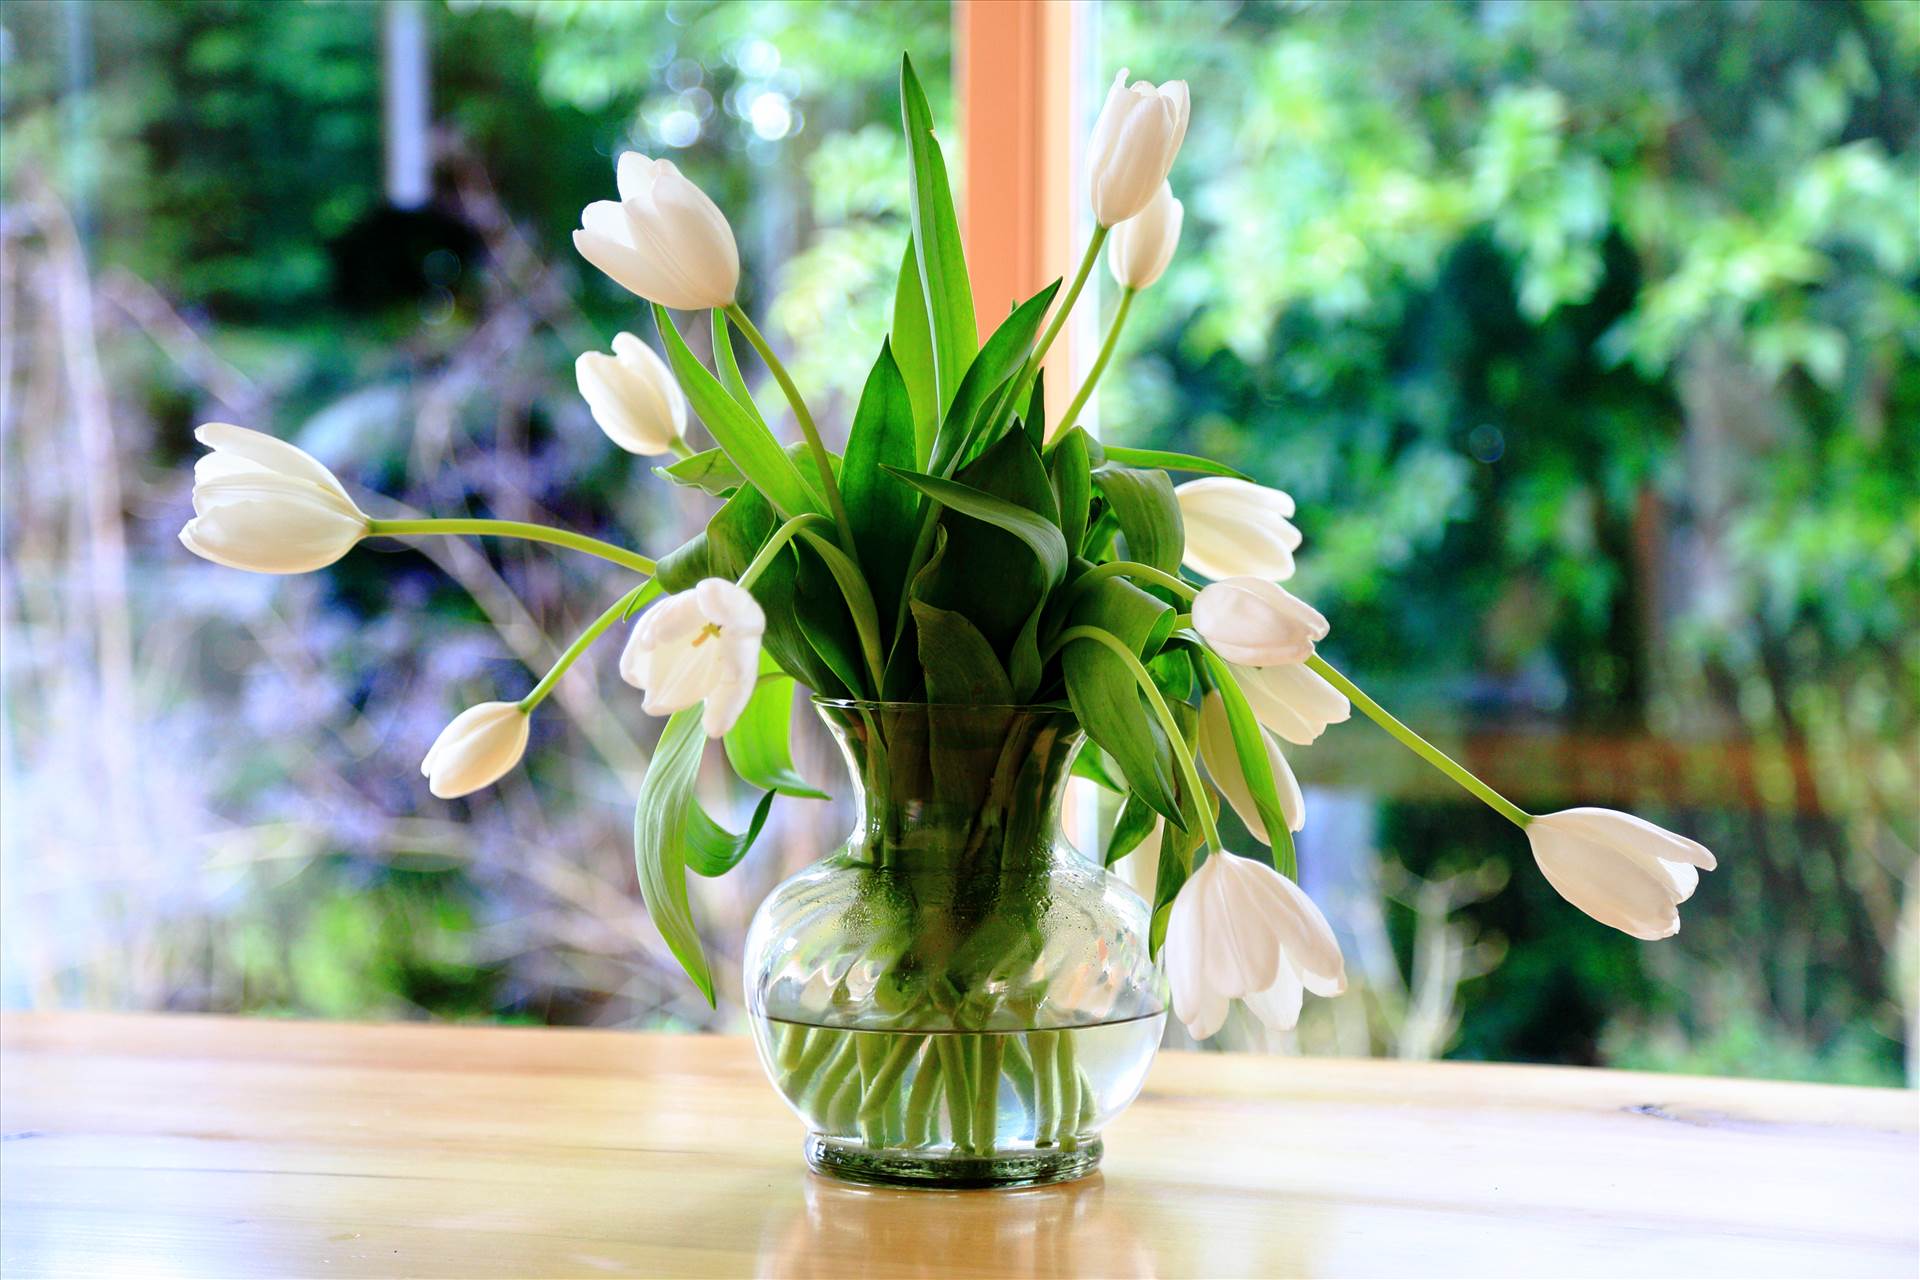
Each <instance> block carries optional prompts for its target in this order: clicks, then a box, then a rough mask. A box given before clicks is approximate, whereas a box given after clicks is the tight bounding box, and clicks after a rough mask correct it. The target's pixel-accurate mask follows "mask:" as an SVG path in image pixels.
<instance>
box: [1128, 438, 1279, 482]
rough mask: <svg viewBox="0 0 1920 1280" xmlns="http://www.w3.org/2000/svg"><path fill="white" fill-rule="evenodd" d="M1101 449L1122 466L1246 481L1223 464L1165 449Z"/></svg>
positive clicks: (1240, 473) (1244, 476)
mask: <svg viewBox="0 0 1920 1280" xmlns="http://www.w3.org/2000/svg"><path fill="white" fill-rule="evenodd" d="M1102 448H1103V451H1104V452H1105V454H1106V458H1107V460H1108V461H1110V462H1118V463H1120V464H1121V465H1122V466H1128V467H1142V468H1148V469H1151V468H1158V469H1160V470H1161V471H1191V472H1195V473H1197V474H1199V475H1204V476H1226V477H1228V478H1229V479H1233V480H1246V479H1247V476H1246V475H1245V474H1244V473H1242V472H1239V471H1235V470H1234V469H1233V468H1232V467H1229V466H1227V465H1226V464H1224V463H1220V462H1215V461H1213V459H1211V458H1198V457H1195V456H1194V455H1192V454H1190V453H1169V452H1168V451H1167V450H1165V449H1125V448H1122V447H1121V446H1119V445H1117V444H1110V445H1104V446H1102ZM1248 482H1249V483H1252V482H1251V481H1248Z"/></svg>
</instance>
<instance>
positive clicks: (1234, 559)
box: [1173, 476, 1300, 582]
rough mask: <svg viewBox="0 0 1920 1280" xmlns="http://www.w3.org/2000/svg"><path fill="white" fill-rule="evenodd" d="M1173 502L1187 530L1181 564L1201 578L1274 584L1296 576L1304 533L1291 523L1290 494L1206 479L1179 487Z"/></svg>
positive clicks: (1227, 479) (1221, 478)
mask: <svg viewBox="0 0 1920 1280" xmlns="http://www.w3.org/2000/svg"><path fill="white" fill-rule="evenodd" d="M1173 497H1174V500H1175V501H1176V502H1178V503H1179V504H1180V523H1181V524H1182V525H1183V526H1184V527H1185V529H1186V550H1185V551H1183V552H1182V553H1181V556H1180V560H1181V563H1183V564H1185V565H1186V566H1187V567H1188V568H1189V569H1192V570H1193V571H1194V572H1195V573H1198V574H1204V575H1205V576H1206V577H1209V578H1265V579H1267V580H1268V581H1270V582H1285V581H1286V580H1287V579H1288V578H1291V577H1292V576H1293V552H1294V548H1296V547H1298V546H1299V545H1300V531H1299V530H1298V529H1296V528H1294V527H1293V523H1292V522H1291V521H1290V520H1288V519H1287V517H1288V516H1290V515H1292V514H1293V499H1292V498H1291V497H1289V496H1287V495H1286V494H1285V493H1282V492H1281V491H1280V490H1278V489H1269V488H1267V487H1266V486H1265V485H1260V484H1253V483H1251V482H1250V481H1246V480H1235V479H1234V478H1233V477H1231V476H1205V477H1202V478H1201V479H1199V480H1189V481H1187V482H1186V483H1185V484H1183V485H1178V486H1176V487H1175V488H1174V491H1173Z"/></svg>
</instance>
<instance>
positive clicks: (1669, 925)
mask: <svg viewBox="0 0 1920 1280" xmlns="http://www.w3.org/2000/svg"><path fill="white" fill-rule="evenodd" d="M1527 839H1528V842H1529V843H1530V844H1531V845H1532V848H1533V859H1534V862H1535V863H1536V864H1537V865H1538V866H1539V868H1540V873H1541V874H1542V875H1544V876H1545V877H1546V878H1547V883H1549V884H1551V885H1552V886H1553V888H1554V891H1555V892H1557V893H1558V894H1559V895H1560V896H1561V897H1563V898H1565V899H1566V900H1567V901H1568V902H1570V903H1572V904H1573V905H1574V906H1576V907H1578V908H1579V909H1580V910H1582V911H1584V912H1586V913H1587V914H1588V915H1590V916H1592V917H1593V918H1594V919H1595V920H1598V921H1599V922H1600V923H1601V924H1604V925H1609V926H1611V927H1613V928H1615V929H1618V930H1620V931H1621V932H1622V933H1626V934H1631V935H1632V936H1633V937H1636V938H1639V939H1641V940H1643V941H1647V942H1654V941H1658V940H1659V939H1661V938H1670V937H1672V936H1673V935H1674V934H1676V933H1678V932H1680V913H1679V911H1678V910H1676V909H1675V903H1674V897H1673V883H1672V881H1671V880H1669V879H1667V878H1666V877H1664V876H1660V875H1657V874H1655V873H1654V872H1651V871H1649V870H1648V869H1647V868H1646V867H1645V866H1644V865H1642V864H1641V863H1640V862H1639V861H1638V860H1637V859H1635V858H1632V857H1629V856H1626V855H1624V854H1622V853H1621V852H1619V851H1618V850H1616V849H1613V848H1610V847H1609V846H1607V845H1605V844H1602V843H1600V842H1599V841H1596V840H1593V839H1591V838H1589V837H1587V836H1585V835H1583V834H1580V833H1578V832H1574V831H1571V830H1568V829H1565V828H1559V827H1553V826H1550V825H1549V820H1548V819H1546V818H1537V819H1535V820H1534V821H1533V823H1532V824H1530V825H1529V826H1528V827H1527Z"/></svg>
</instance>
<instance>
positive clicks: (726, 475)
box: [653, 449, 745, 498]
mask: <svg viewBox="0 0 1920 1280" xmlns="http://www.w3.org/2000/svg"><path fill="white" fill-rule="evenodd" d="M653 474H655V475H657V476H659V477H660V478H661V479H663V480H666V481H669V482H670V483H673V484H677V485H679V486H681V487H682V488H686V489H699V490H701V491H702V492H704V493H710V494H712V495H713V496H714V497H716V498H728V497H732V496H733V492H734V490H736V489H738V488H739V487H740V486H741V485H742V484H743V483H745V477H744V476H742V475H741V474H740V468H738V467H736V466H734V465H733V459H731V458H729V457H728V456H727V452H726V450H724V449H704V450H702V451H701V452H699V453H696V454H693V455H691V456H690V457H685V458H682V459H680V460H679V461H678V462H671V463H668V464H667V465H666V466H664V467H655V468H654V469H653Z"/></svg>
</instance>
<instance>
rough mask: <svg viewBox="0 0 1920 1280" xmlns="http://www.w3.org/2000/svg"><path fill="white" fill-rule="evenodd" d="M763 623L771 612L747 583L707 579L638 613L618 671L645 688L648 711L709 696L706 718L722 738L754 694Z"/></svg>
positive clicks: (657, 712) (658, 712)
mask: <svg viewBox="0 0 1920 1280" xmlns="http://www.w3.org/2000/svg"><path fill="white" fill-rule="evenodd" d="M766 629H767V615H766V613H765V612H764V611H763V610H762V609H761V608H760V603H759V601H757V600H755V599H754V598H753V596H752V595H750V594H749V593H748V592H747V591H746V589H745V588H743V587H741V586H740V585H739V584H737V583H733V582H729V581H727V580H726V579H725V578H703V579H701V580H700V582H699V583H697V584H696V585H695V586H694V587H693V589H692V590H691V591H682V592H681V593H679V594H678V595H673V596H668V597H667V598H666V599H665V600H662V601H661V602H660V603H658V604H656V605H654V606H653V607H652V608H651V609H648V610H647V611H646V612H645V613H643V614H641V615H640V621H639V622H637V623H635V624H634V628H633V635H632V636H631V637H630V638H629V639H628V640H627V647H626V650H625V652H623V653H622V654H621V655H620V675H621V678H623V679H624V680H625V681H626V682H627V683H628V684H630V685H632V686H633V687H634V688H636V689H639V690H641V691H642V692H644V693H645V694H646V695H647V697H646V701H645V702H644V703H642V706H643V707H644V708H645V710H646V712H647V714H648V715H650V716H663V715H671V714H672V713H674V712H676V711H683V710H685V709H686V708H688V707H690V706H692V705H693V704H694V703H696V702H701V701H704V702H705V703H706V707H705V709H704V710H703V711H702V712H701V723H702V725H704V726H705V728H706V731H707V736H708V737H709V738H718V737H720V736H721V735H722V734H724V733H726V731H727V730H729V729H731V728H733V723H734V721H736V720H738V719H739V718H740V713H741V712H742V711H744V710H746V708H747V700H748V699H749V698H751V697H752V696H753V686H754V682H755V680H757V679H758V678H759V673H760V637H761V636H762V635H763V634H764V633H765V632H766Z"/></svg>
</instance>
